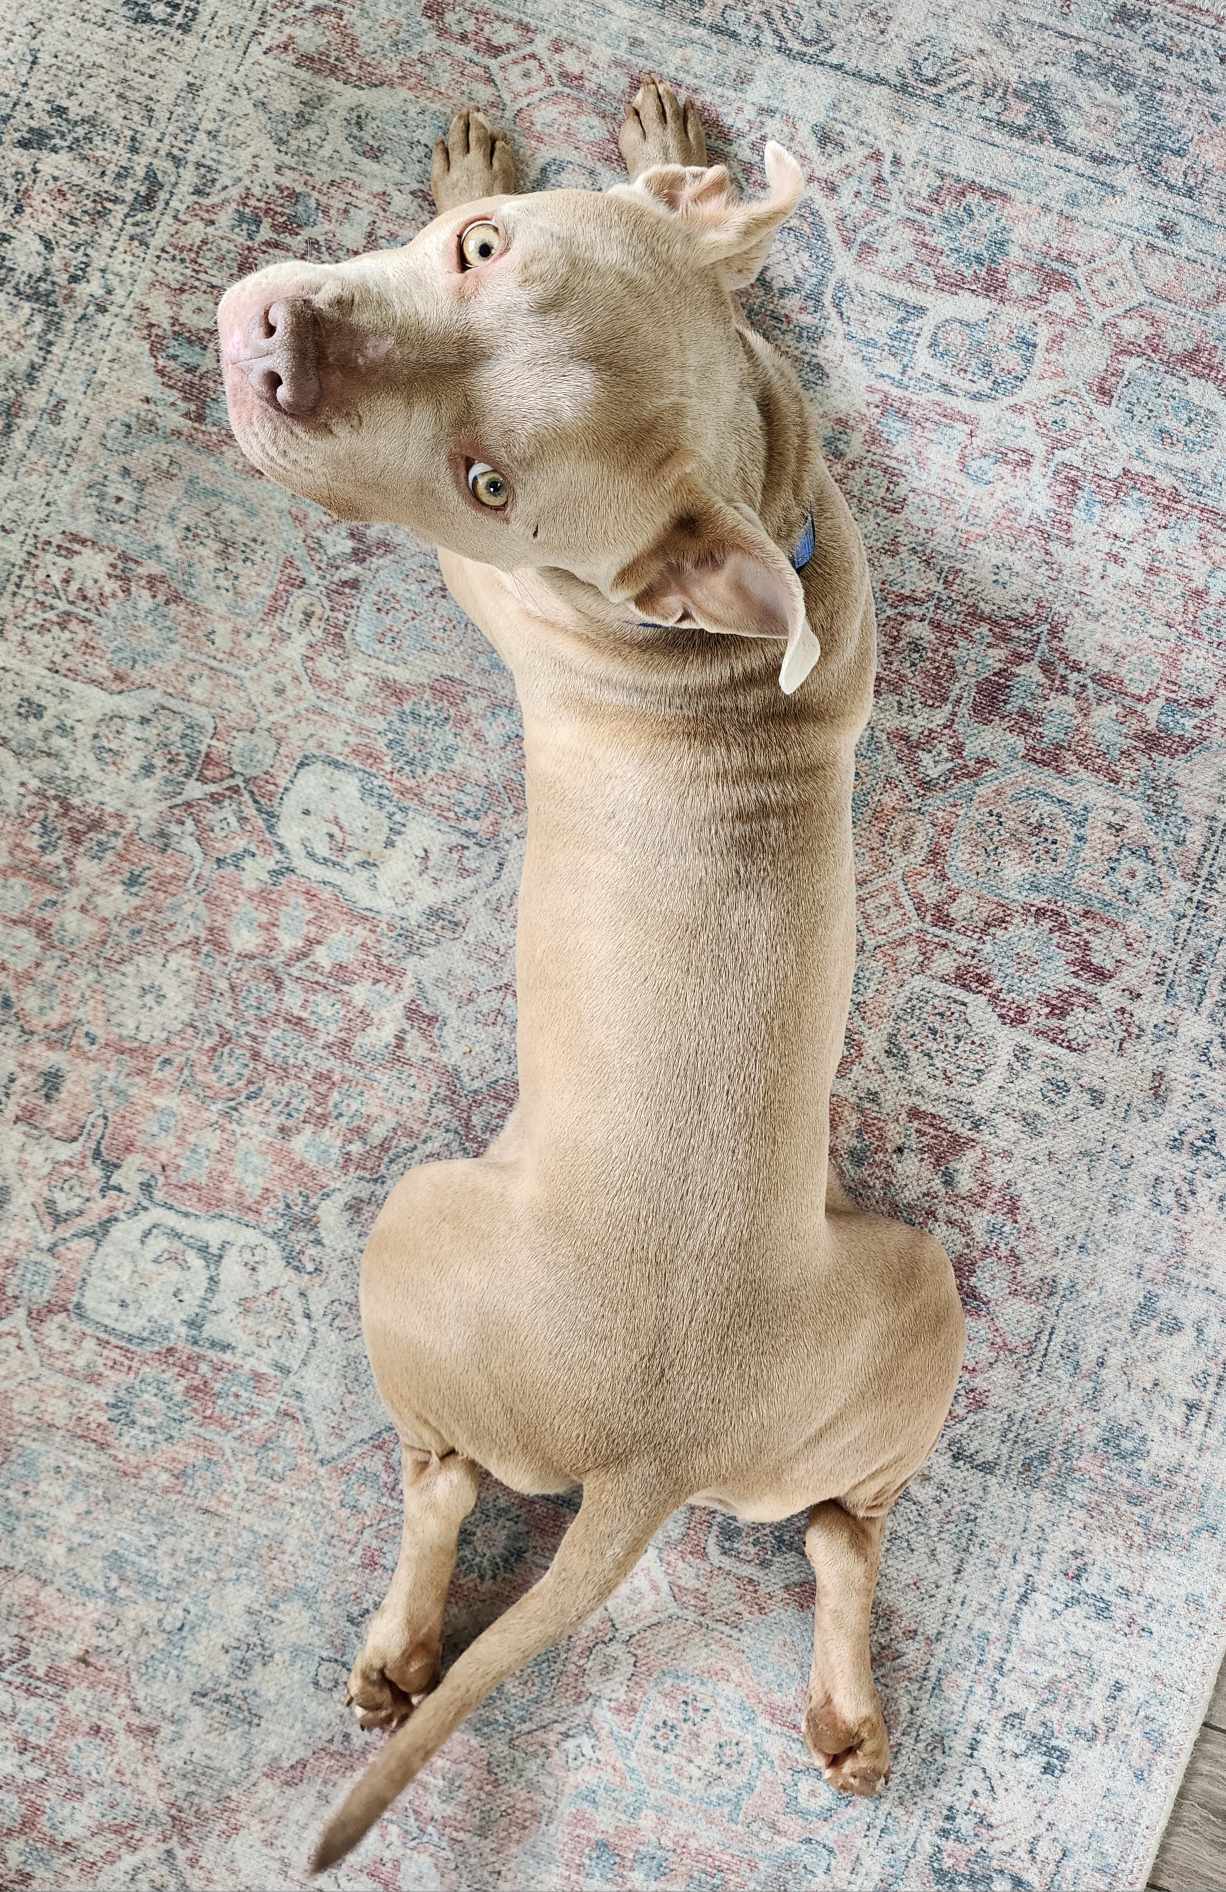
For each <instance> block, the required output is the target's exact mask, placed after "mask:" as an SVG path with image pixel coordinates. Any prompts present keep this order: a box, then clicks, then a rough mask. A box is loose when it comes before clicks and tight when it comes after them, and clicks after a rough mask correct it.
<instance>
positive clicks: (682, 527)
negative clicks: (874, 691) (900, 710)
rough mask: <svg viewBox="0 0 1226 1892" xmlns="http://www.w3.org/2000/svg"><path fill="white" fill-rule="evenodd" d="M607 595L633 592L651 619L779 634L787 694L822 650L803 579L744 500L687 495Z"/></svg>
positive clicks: (622, 597)
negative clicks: (807, 607) (733, 501)
mask: <svg viewBox="0 0 1226 1892" xmlns="http://www.w3.org/2000/svg"><path fill="white" fill-rule="evenodd" d="M610 595H611V596H612V597H613V598H614V599H615V600H616V601H618V602H623V601H627V600H632V601H633V604H634V608H635V610H636V611H637V612H638V614H639V616H640V618H642V619H644V620H645V621H646V622H648V623H651V624H661V625H665V624H667V625H672V624H679V623H681V622H683V621H684V620H685V619H687V618H688V619H691V620H692V621H693V622H694V623H695V624H697V625H698V626H699V627H700V628H701V629H703V630H706V631H715V632H717V633H720V634H721V635H725V636H730V637H776V638H779V639H781V640H782V642H783V643H784V645H785V649H784V653H783V664H782V667H781V669H780V671H779V687H780V688H781V689H782V690H783V691H784V692H785V693H786V694H787V695H789V696H790V695H791V693H792V691H793V690H795V689H797V688H798V687H799V686H800V684H802V683H803V682H804V680H805V678H806V677H807V676H808V674H809V672H810V670H812V668H813V666H814V664H815V663H816V662H817V660H818V657H819V656H820V655H821V646H820V645H819V644H818V641H817V639H816V637H815V636H814V635H813V632H812V630H811V629H810V627H809V619H808V615H807V613H806V610H805V594H804V590H803V588H802V586H801V583H800V579H799V578H798V577H797V575H796V573H795V571H794V570H793V569H792V566H791V563H790V561H789V560H788V559H787V558H786V557H785V556H784V554H783V553H782V552H781V551H780V550H779V547H778V546H777V545H776V544H775V543H774V541H773V540H772V539H771V538H770V537H769V535H768V534H767V532H766V529H765V527H764V526H763V524H762V521H761V520H760V519H759V518H758V516H757V514H756V513H754V512H751V511H750V510H749V508H748V507H747V506H729V505H725V504H724V503H723V501H720V500H710V499H706V498H692V499H683V500H682V501H681V502H680V503H679V504H678V505H677V506H676V507H675V508H674V511H673V516H672V519H671V520H670V523H669V524H668V526H667V527H666V529H665V531H664V532H663V534H662V535H661V536H660V538H659V539H658V540H657V541H656V543H655V544H654V545H653V546H652V547H651V548H650V550H649V551H647V552H645V553H644V554H643V555H642V556H641V557H639V558H637V559H635V560H634V561H633V563H632V564H630V565H627V566H625V567H624V569H623V570H622V571H620V572H619V573H618V575H617V577H616V578H615V579H614V581H613V585H612V589H611V593H610Z"/></svg>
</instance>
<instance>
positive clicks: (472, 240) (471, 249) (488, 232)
mask: <svg viewBox="0 0 1226 1892" xmlns="http://www.w3.org/2000/svg"><path fill="white" fill-rule="evenodd" d="M502 246H503V242H502V231H501V230H500V229H499V228H498V225H497V224H496V223H490V222H489V221H488V219H483V220H482V221H481V222H480V223H470V224H469V226H468V228H467V230H465V231H464V233H463V234H462V236H461V237H460V257H461V259H462V261H463V263H464V267H465V268H466V269H473V268H474V267H475V266H476V265H477V264H478V263H488V262H490V261H491V260H492V259H493V258H494V257H495V256H497V255H498V254H499V253H500V251H501V250H502Z"/></svg>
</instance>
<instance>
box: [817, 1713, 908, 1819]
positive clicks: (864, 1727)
mask: <svg viewBox="0 0 1226 1892" xmlns="http://www.w3.org/2000/svg"><path fill="white" fill-rule="evenodd" d="M805 1740H806V1742H807V1743H808V1746H809V1749H810V1752H811V1753H812V1755H813V1758H814V1759H815V1760H816V1761H817V1762H818V1763H819V1764H820V1766H821V1770H822V1775H823V1777H824V1778H825V1780H826V1782H827V1784H828V1785H829V1786H831V1787H833V1788H834V1790H835V1792H836V1793H848V1794H860V1795H862V1796H865V1797H867V1796H869V1795H871V1794H878V1793H880V1792H881V1791H882V1789H883V1788H884V1787H885V1786H886V1785H887V1783H888V1781H889V1778H890V1737H889V1735H888V1734H887V1733H886V1728H885V1721H884V1720H883V1718H882V1715H881V1710H880V1709H873V1710H872V1711H871V1712H869V1713H868V1714H865V1715H860V1716H858V1717H857V1718H856V1719H854V1720H845V1719H844V1718H843V1716H842V1715H840V1714H839V1713H838V1711H837V1709H836V1708H835V1707H834V1704H833V1703H832V1702H831V1701H830V1700H829V1699H827V1700H826V1701H824V1702H818V1703H813V1702H811V1703H810V1705H809V1712H808V1713H807V1715H806V1716H805Z"/></svg>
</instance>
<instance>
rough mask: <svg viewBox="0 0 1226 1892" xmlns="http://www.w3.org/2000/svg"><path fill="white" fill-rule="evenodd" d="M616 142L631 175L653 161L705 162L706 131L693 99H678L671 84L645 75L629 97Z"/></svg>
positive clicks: (687, 163)
mask: <svg viewBox="0 0 1226 1892" xmlns="http://www.w3.org/2000/svg"><path fill="white" fill-rule="evenodd" d="M617 146H618V150H619V151H620V152H621V154H622V157H623V158H624V159H625V161H626V169H627V171H628V172H629V173H630V176H631V178H636V177H637V176H638V174H639V172H640V171H647V170H650V168H651V166H652V165H653V164H684V165H687V166H688V165H691V164H705V163H706V161H707V134H706V132H705V131H704V130H703V124H702V119H701V118H700V116H699V113H698V107H697V106H696V105H695V104H694V101H693V100H692V99H679V98H678V97H677V94H676V93H675V92H674V91H673V88H672V87H671V85H661V84H660V82H659V80H658V79H644V81H643V83H642V85H641V86H640V87H639V89H638V91H637V92H636V93H635V95H634V97H633V98H632V99H631V101H630V109H629V111H628V112H627V113H626V116H625V119H624V121H623V123H622V128H621V130H620V131H619V132H618V134H617Z"/></svg>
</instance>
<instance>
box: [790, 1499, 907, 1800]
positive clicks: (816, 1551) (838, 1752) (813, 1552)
mask: <svg viewBox="0 0 1226 1892" xmlns="http://www.w3.org/2000/svg"><path fill="white" fill-rule="evenodd" d="M884 1523H885V1519H884V1517H881V1516H878V1517H871V1518H863V1517H855V1516H853V1515H852V1513H851V1512H850V1511H847V1510H845V1509H844V1507H843V1506H842V1505H841V1504H838V1503H829V1504H816V1505H814V1507H813V1509H812V1511H811V1512H810V1514H809V1527H808V1530H807V1531H806V1533H805V1556H806V1557H807V1558H808V1559H809V1562H810V1563H811V1564H812V1566H813V1575H814V1577H815V1579H816V1582H817V1595H816V1597H815V1599H814V1619H813V1670H812V1673H811V1675H810V1678H809V1707H808V1712H807V1713H806V1715H805V1740H806V1741H807V1742H808V1744H809V1746H810V1748H811V1749H812V1750H813V1754H814V1757H815V1759H817V1760H818V1761H820V1762H821V1767H822V1772H823V1773H824V1774H825V1776H826V1779H827V1780H828V1781H829V1783H830V1785H831V1786H832V1787H834V1788H836V1789H837V1790H838V1792H840V1793H855V1794H873V1793H877V1792H879V1791H880V1789H881V1787H882V1786H883V1785H884V1784H885V1781H886V1778H887V1776H888V1774H889V1768H890V1742H889V1736H888V1735H887V1734H886V1729H885V1720H884V1718H883V1716H882V1713H881V1698H880V1697H879V1695H878V1693H877V1685H876V1683H875V1682H874V1681H873V1671H872V1666H871V1663H870V1659H869V1650H868V1621H869V1614H870V1612H871V1610H872V1605H873V1590H874V1588H875V1587H876V1583H877V1565H878V1562H879V1559H880V1556H881V1537H882V1531H883V1528H884Z"/></svg>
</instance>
